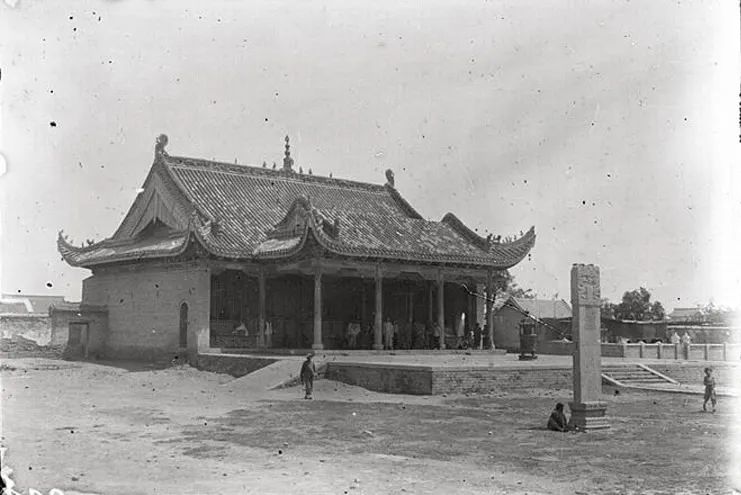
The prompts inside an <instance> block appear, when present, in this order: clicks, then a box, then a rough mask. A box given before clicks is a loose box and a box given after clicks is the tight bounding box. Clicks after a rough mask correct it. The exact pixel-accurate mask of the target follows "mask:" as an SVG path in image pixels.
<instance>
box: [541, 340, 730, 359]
mask: <svg viewBox="0 0 741 495" xmlns="http://www.w3.org/2000/svg"><path fill="white" fill-rule="evenodd" d="M573 350H574V344H573V343H572V342H560V341H552V342H545V343H543V345H541V346H539V347H538V349H537V352H538V353H539V354H553V355H559V356H564V355H571V354H573ZM602 357H620V358H628V359H678V360H691V361H740V360H741V344H690V345H689V346H688V347H685V346H684V345H682V344H677V345H675V344H602Z"/></svg>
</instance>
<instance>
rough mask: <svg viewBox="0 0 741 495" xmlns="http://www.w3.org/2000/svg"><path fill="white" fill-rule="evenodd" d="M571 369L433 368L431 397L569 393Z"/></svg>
mask: <svg viewBox="0 0 741 495" xmlns="http://www.w3.org/2000/svg"><path fill="white" fill-rule="evenodd" d="M571 387H572V372H571V370H570V369H556V368H554V369H546V368H533V369H501V368H499V369H488V368H480V369H476V368H460V369H456V368H436V369H433V371H432V393H433V394H434V395H438V394H446V393H489V392H496V391H501V390H503V391H516V390H532V389H549V390H552V389H571Z"/></svg>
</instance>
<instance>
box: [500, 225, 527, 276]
mask: <svg viewBox="0 0 741 495" xmlns="http://www.w3.org/2000/svg"><path fill="white" fill-rule="evenodd" d="M534 245H535V226H532V227H530V229H529V230H528V231H527V232H525V234H523V235H522V236H521V237H519V238H518V239H515V240H514V241H512V242H507V243H492V245H491V247H490V248H489V256H491V257H492V259H493V261H495V263H496V265H498V267H499V268H502V269H509V268H512V267H513V266H515V265H516V264H518V263H519V262H520V261H522V260H523V259H525V256H527V255H528V253H530V250H531V249H532V248H533V246H534Z"/></svg>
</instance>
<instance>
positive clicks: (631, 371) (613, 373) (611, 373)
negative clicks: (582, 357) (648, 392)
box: [602, 365, 674, 386]
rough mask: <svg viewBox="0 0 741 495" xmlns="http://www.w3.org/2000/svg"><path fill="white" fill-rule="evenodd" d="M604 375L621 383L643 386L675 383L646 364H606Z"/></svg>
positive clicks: (603, 369) (603, 370)
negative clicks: (645, 365)
mask: <svg viewBox="0 0 741 495" xmlns="http://www.w3.org/2000/svg"><path fill="white" fill-rule="evenodd" d="M602 376H603V377H606V378H607V379H608V380H609V381H614V382H616V383H617V384H619V385H625V386H641V385H656V384H673V383H674V382H672V381H671V380H670V379H668V378H666V377H663V376H661V375H659V374H657V373H654V372H652V371H651V370H650V369H649V368H648V367H644V366H638V365H635V366H605V367H603V368H602Z"/></svg>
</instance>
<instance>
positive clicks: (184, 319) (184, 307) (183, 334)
mask: <svg viewBox="0 0 741 495" xmlns="http://www.w3.org/2000/svg"><path fill="white" fill-rule="evenodd" d="M180 347H188V303H183V304H181V305H180Z"/></svg>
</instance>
